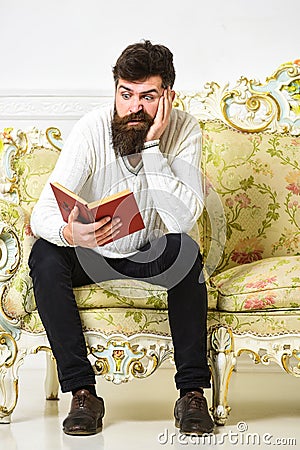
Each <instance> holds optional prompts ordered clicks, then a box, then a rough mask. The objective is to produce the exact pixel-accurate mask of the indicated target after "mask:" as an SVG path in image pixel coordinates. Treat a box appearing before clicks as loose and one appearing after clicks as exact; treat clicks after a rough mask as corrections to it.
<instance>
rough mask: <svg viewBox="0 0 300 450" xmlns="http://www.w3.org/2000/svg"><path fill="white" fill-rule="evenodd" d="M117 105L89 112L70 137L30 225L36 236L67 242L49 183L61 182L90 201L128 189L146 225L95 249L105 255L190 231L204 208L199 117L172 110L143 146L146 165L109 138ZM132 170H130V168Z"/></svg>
mask: <svg viewBox="0 0 300 450" xmlns="http://www.w3.org/2000/svg"><path fill="white" fill-rule="evenodd" d="M112 116H113V106H112V105H107V106H104V107H101V108H97V109H95V110H93V111H91V112H90V113H88V114H86V115H85V116H84V117H83V118H82V119H81V120H80V121H79V122H78V123H77V124H76V125H75V127H74V128H73V130H72V131H71V133H70V135H69V137H68V138H67V140H66V142H65V145H64V148H63V150H62V152H61V155H60V157H59V159H58V162H57V164H56V167H55V169H54V171H53V172H52V174H51V176H50V178H49V180H48V182H47V184H46V186H45V188H44V189H43V192H42V194H41V196H40V199H39V201H38V202H37V204H36V205H35V207H34V209H33V213H32V216H31V227H32V230H33V232H34V234H35V235H36V236H38V237H43V238H44V239H46V240H48V241H50V242H53V243H54V244H56V245H59V246H64V245H66V242H63V240H62V239H61V237H60V233H59V230H60V229H61V227H62V226H63V224H64V222H63V220H62V218H61V214H60V211H59V209H58V206H57V204H56V200H55V198H54V196H53V193H52V190H51V187H50V184H49V183H50V182H53V181H58V182H59V183H61V184H62V185H64V186H65V187H67V188H68V189H70V190H72V191H74V192H76V193H77V194H78V195H80V196H81V197H83V198H85V199H86V200H87V201H88V202H91V201H94V200H97V199H99V198H102V197H105V196H107V195H111V194H115V193H117V192H118V191H121V190H124V189H130V190H131V191H132V192H133V193H134V195H135V198H136V201H137V203H138V205H139V208H140V211H141V214H142V217H143V220H144V223H145V229H144V230H141V231H138V232H136V233H133V234H131V235H129V236H126V237H125V238H122V239H119V240H116V241H115V242H112V243H109V244H106V245H105V246H102V247H98V248H95V251H98V252H99V253H101V254H103V255H104V256H107V257H112V258H117V257H124V256H130V255H132V254H134V253H135V252H136V251H137V249H139V248H140V247H142V246H143V245H144V244H145V243H146V242H147V241H148V240H149V239H150V240H151V239H152V237H155V236H157V234H162V233H165V232H185V233H187V232H189V231H190V230H191V229H192V227H193V225H194V224H195V222H196V220H197V218H198V217H199V215H200V214H201V212H202V203H203V195H202V187H201V179H200V171H199V165H200V156H201V155H200V153H201V152H200V145H201V140H200V139H201V134H200V133H201V131H200V128H199V124H198V122H197V121H196V119H195V118H194V117H193V116H191V115H189V114H188V113H186V112H183V111H179V110H175V109H173V110H172V113H171V117H170V123H169V125H168V127H167V129H166V130H165V132H164V134H163V136H162V138H161V139H160V142H159V145H158V142H155V141H154V142H153V143H154V145H153V146H151V147H150V148H146V149H144V150H143V151H142V164H141V165H138V166H137V167H135V168H134V167H132V166H130V163H129V161H128V160H127V159H126V158H124V159H123V158H116V156H115V152H114V149H113V147H112V143H111V127H110V124H111V119H112ZM129 169H130V170H129Z"/></svg>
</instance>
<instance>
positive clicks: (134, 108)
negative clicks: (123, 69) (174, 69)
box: [112, 76, 164, 156]
mask: <svg viewBox="0 0 300 450" xmlns="http://www.w3.org/2000/svg"><path fill="white" fill-rule="evenodd" d="M163 91H164V89H163V87H162V79H161V77H160V76H153V77H149V78H147V80H144V81H137V82H131V81H126V80H123V79H120V80H119V81H118V84H117V87H116V96H115V113H114V118H113V120H112V142H113V146H114V149H115V152H116V154H117V155H121V156H126V155H131V154H134V153H140V152H141V151H142V149H143V144H144V142H145V139H146V136H147V133H148V131H149V129H150V127H151V125H152V123H153V120H154V118H155V115H156V112H157V109H158V104H159V99H160V97H161V96H162V94H163Z"/></svg>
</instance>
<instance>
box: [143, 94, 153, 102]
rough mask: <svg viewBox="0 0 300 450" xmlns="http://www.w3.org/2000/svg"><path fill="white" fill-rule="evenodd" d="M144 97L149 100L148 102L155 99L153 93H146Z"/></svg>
mask: <svg viewBox="0 0 300 450" xmlns="http://www.w3.org/2000/svg"><path fill="white" fill-rule="evenodd" d="M144 99H145V100H147V102H151V101H152V100H153V96H152V95H145V96H144Z"/></svg>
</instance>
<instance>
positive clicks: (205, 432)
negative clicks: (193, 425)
mask: <svg viewBox="0 0 300 450" xmlns="http://www.w3.org/2000/svg"><path fill="white" fill-rule="evenodd" d="M175 427H176V428H179V431H180V433H182V434H193V435H194V434H197V436H202V435H203V434H209V433H212V432H213V431H214V428H215V427H214V426H213V427H212V428H211V429H210V430H208V431H184V430H183V429H182V428H180V421H179V419H175Z"/></svg>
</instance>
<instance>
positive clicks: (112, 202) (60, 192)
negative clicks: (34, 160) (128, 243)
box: [50, 182, 145, 245]
mask: <svg viewBox="0 0 300 450" xmlns="http://www.w3.org/2000/svg"><path fill="white" fill-rule="evenodd" d="M50 185H51V188H52V190H53V193H54V196H55V198H56V201H57V204H58V206H59V209H60V212H61V214H62V217H63V219H64V221H65V222H68V217H69V214H70V212H71V211H72V209H73V208H74V207H75V206H77V207H78V208H79V217H78V220H80V221H81V222H82V223H91V222H96V221H98V220H100V219H102V218H103V217H106V216H109V217H111V218H112V219H113V218H117V217H119V218H120V219H121V221H122V226H121V228H119V233H118V235H117V236H116V237H115V238H114V239H111V240H110V241H107V242H106V243H105V245H106V244H108V243H109V242H111V241H112V240H116V239H120V238H121V237H124V236H127V235H129V234H131V233H134V232H136V231H139V230H142V229H143V228H145V225H144V222H143V219H142V216H141V214H140V212H139V208H138V205H137V203H136V200H135V198H134V194H133V192H131V191H129V190H125V191H122V192H119V193H117V194H113V195H110V196H109V197H105V198H103V199H101V200H96V201H94V202H90V203H88V202H86V201H85V200H84V199H83V198H81V197H79V196H78V195H77V194H75V193H74V192H72V191H70V190H69V189H67V188H65V187H64V186H62V185H61V184H59V183H57V182H54V183H50Z"/></svg>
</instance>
